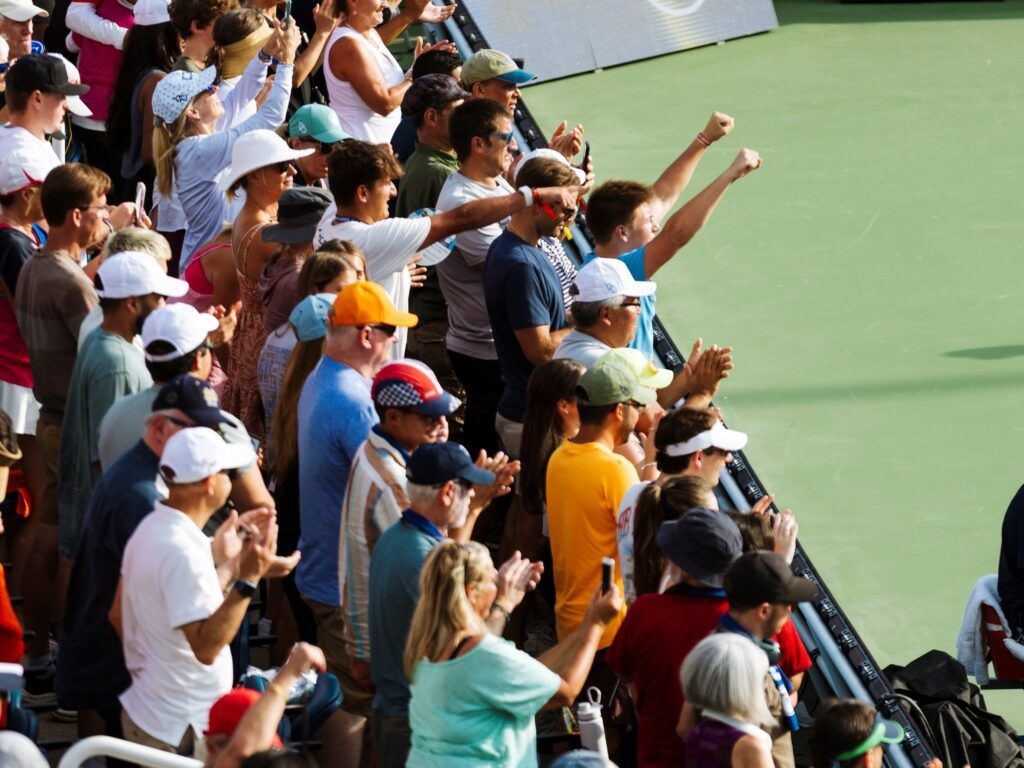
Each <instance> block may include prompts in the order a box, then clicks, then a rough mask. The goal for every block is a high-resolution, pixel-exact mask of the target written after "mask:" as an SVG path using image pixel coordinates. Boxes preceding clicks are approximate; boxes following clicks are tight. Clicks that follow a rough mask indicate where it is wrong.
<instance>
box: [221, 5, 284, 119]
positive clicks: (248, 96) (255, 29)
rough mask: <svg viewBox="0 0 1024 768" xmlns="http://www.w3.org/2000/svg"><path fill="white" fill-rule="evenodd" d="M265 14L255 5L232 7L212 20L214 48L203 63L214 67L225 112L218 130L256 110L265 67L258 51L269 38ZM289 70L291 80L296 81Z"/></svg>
mask: <svg viewBox="0 0 1024 768" xmlns="http://www.w3.org/2000/svg"><path fill="white" fill-rule="evenodd" d="M271 34H272V32H271V28H270V26H269V25H268V22H267V18H266V17H265V16H264V15H263V14H262V13H261V12H260V11H259V10H257V9H256V8H252V7H245V8H232V9H231V10H230V11H227V12H226V13H223V14H221V15H220V16H218V17H217V20H216V21H215V22H214V23H213V48H211V49H210V53H209V54H208V55H207V57H206V67H204V69H205V68H209V67H214V68H216V70H217V76H218V79H219V82H218V84H217V98H218V99H219V100H220V103H221V104H222V105H223V107H224V114H223V115H221V116H220V118H219V119H218V120H217V126H216V129H217V130H220V131H222V130H225V129H227V128H234V127H235V126H236V125H238V124H239V123H242V122H244V121H246V120H247V119H249V118H250V117H252V116H253V115H255V114H256V97H257V95H258V94H259V93H260V91H261V90H263V88H264V85H265V83H266V80H267V68H266V67H265V66H260V64H261V63H262V62H260V57H259V53H260V51H261V50H262V49H263V48H265V47H266V45H267V42H268V41H269V40H270V36H271ZM295 79H296V78H295V73H294V70H293V73H292V84H293V85H297V83H295Z"/></svg>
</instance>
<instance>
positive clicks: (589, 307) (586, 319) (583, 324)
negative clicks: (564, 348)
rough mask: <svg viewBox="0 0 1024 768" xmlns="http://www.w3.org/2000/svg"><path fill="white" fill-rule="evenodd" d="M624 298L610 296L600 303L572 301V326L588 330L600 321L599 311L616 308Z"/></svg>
mask: <svg viewBox="0 0 1024 768" xmlns="http://www.w3.org/2000/svg"><path fill="white" fill-rule="evenodd" d="M624 298H626V297H625V296H612V297H611V298H609V299H602V300H601V301H574V302H573V303H572V324H573V325H575V326H576V327H577V328H590V327H592V326H595V325H597V321H598V320H600V319H601V310H602V309H605V308H611V307H617V306H619V305H620V304H622V300H623V299H624Z"/></svg>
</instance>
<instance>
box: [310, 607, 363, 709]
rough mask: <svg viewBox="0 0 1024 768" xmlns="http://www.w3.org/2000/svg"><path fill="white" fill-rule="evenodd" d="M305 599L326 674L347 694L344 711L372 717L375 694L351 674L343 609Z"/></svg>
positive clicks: (343, 701) (350, 651)
mask: <svg viewBox="0 0 1024 768" xmlns="http://www.w3.org/2000/svg"><path fill="white" fill-rule="evenodd" d="M302 599H303V600H305V601H306V605H308V606H309V608H310V610H311V611H313V619H314V620H315V621H316V640H317V642H316V644H317V645H319V646H320V648H321V649H322V650H323V652H324V656H326V657H327V671H328V672H330V673H331V674H332V675H334V676H335V677H337V678H338V682H340V683H341V690H342V691H343V692H344V694H345V695H344V697H343V698H342V700H341V708H342V709H343V710H344V711H345V712H349V713H351V714H353V715H359V716H361V717H369V716H370V710H371V708H372V707H371V705H372V704H373V691H372V690H370V689H368V688H364V687H363V686H362V685H360V684H359V682H358V681H357V680H356V678H355V677H354V676H353V674H352V647H351V645H350V644H349V642H348V640H346V639H345V617H344V614H343V613H342V610H341V608H339V607H335V606H333V605H326V604H324V603H319V602H317V601H316V600H313V599H312V598H309V597H306V596H305V595H303V596H302Z"/></svg>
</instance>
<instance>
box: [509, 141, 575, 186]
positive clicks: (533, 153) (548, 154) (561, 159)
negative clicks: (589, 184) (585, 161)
mask: <svg viewBox="0 0 1024 768" xmlns="http://www.w3.org/2000/svg"><path fill="white" fill-rule="evenodd" d="M538 157H543V158H545V159H546V160H554V161H555V162H557V163H560V164H561V165H564V166H565V167H566V168H569V169H570V170H571V171H572V172H573V173H575V174H576V180H577V181H578V182H579V183H580V184H583V183H585V182H586V180H587V174H586V171H583V170H581V169H579V168H577V167H576V166H575V165H573V164H572V163H570V162H569V160H568V158H566V156H565V155H563V154H562V153H561V152H558V151H556V150H554V149H550V148H548V147H541V148H540V149H531V150H530V151H529V152H524V153H523V156H522V157H520V158H519V165H517V166H516V179H518V178H519V172H520V171H521V170H523V166H524V165H526V164H527V163H528V162H529V161H530V160H533V159H535V158H538Z"/></svg>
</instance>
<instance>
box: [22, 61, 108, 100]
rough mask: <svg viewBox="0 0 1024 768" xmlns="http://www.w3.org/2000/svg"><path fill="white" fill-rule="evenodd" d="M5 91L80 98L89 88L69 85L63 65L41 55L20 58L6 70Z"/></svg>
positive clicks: (80, 85) (73, 84)
mask: <svg viewBox="0 0 1024 768" xmlns="http://www.w3.org/2000/svg"><path fill="white" fill-rule="evenodd" d="M5 82H6V86H7V90H9V91H17V92H19V93H32V91H42V92H43V93H59V94H60V95H62V96H81V95H82V94H83V93H88V91H89V86H88V85H82V84H80V83H69V82H68V72H67V70H66V69H64V63H63V62H62V61H61V60H60V59H58V58H56V57H54V56H47V55H46V54H43V53H33V54H30V55H28V56H22V57H21V58H20V59H18V60H17V61H16V62H14V64H12V65H11V68H10V69H9V70H7V79H6V81H5Z"/></svg>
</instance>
